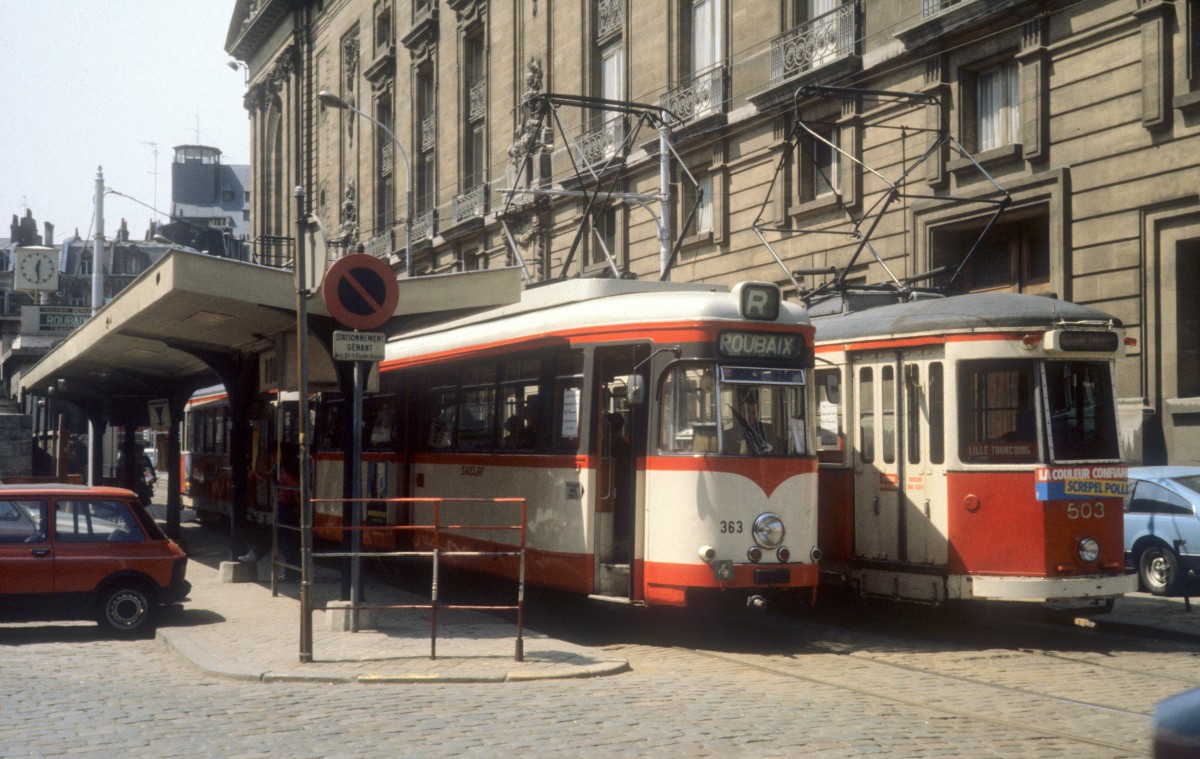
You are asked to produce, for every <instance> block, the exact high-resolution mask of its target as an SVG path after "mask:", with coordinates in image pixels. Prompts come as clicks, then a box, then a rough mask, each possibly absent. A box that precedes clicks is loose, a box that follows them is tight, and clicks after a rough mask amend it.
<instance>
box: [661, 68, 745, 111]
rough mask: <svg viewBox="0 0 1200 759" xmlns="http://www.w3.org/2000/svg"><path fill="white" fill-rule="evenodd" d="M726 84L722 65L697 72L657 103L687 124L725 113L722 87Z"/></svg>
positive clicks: (726, 77) (725, 69)
mask: <svg viewBox="0 0 1200 759" xmlns="http://www.w3.org/2000/svg"><path fill="white" fill-rule="evenodd" d="M728 81H729V75H728V68H727V67H726V65H725V64H724V63H718V64H717V65H715V66H710V67H709V68H707V69H705V70H704V71H701V72H700V73H699V74H697V75H696V76H694V77H692V78H691V79H689V80H688V81H686V82H684V83H683V84H682V85H680V86H678V87H676V88H675V89H673V90H670V91H669V92H667V93H666V94H665V95H663V96H662V97H660V98H659V99H658V104H659V105H661V106H662V107H663V108H665V109H667V110H668V111H670V112H671V113H672V114H674V115H675V117H676V118H678V119H679V120H680V121H681V122H683V123H684V124H688V123H690V122H693V121H697V120H699V119H702V118H704V117H705V116H711V115H712V114H714V113H724V112H725V110H726V97H725V91H726V90H725V86H726V83H727V82H728Z"/></svg>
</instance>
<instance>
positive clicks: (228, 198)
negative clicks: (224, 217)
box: [221, 190, 235, 203]
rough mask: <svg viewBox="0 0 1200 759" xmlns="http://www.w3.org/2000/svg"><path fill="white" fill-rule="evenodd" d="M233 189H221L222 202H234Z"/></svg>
mask: <svg viewBox="0 0 1200 759" xmlns="http://www.w3.org/2000/svg"><path fill="white" fill-rule="evenodd" d="M234 197H235V196H234V193H233V190H221V202H222V203H232V202H233V199H234Z"/></svg>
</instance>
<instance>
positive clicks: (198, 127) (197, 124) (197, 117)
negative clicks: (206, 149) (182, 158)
mask: <svg viewBox="0 0 1200 759" xmlns="http://www.w3.org/2000/svg"><path fill="white" fill-rule="evenodd" d="M196 144H197V145H199V144H200V114H198V113H197V114H196Z"/></svg>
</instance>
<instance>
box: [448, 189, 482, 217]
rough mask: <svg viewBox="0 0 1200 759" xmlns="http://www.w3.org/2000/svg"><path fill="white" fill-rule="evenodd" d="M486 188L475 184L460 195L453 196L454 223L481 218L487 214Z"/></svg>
mask: <svg viewBox="0 0 1200 759" xmlns="http://www.w3.org/2000/svg"><path fill="white" fill-rule="evenodd" d="M487 201H488V186H487V184H486V183H485V184H477V185H475V186H474V187H472V188H471V189H469V190H467V191H466V192H464V193H462V194H461V195H455V196H454V223H455V224H457V223H459V222H460V221H466V220H467V219H474V218H477V217H480V216H483V215H484V214H485V213H487Z"/></svg>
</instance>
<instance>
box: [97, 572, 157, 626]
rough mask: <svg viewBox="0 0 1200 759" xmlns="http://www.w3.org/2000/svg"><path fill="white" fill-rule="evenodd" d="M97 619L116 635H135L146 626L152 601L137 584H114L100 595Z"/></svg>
mask: <svg viewBox="0 0 1200 759" xmlns="http://www.w3.org/2000/svg"><path fill="white" fill-rule="evenodd" d="M98 611H99V615H98V618H97V621H98V622H99V623H100V626H101V627H103V628H105V629H106V630H108V631H110V632H113V633H116V634H118V635H136V634H138V633H140V632H143V631H144V630H145V629H146V628H148V627H149V626H150V625H149V620H150V615H151V614H152V613H153V612H154V601H153V599H152V598H151V597H150V595H149V594H148V593H147V592H146V591H145V589H144V588H143V587H142V586H141V585H138V584H125V585H116V586H113V587H112V588H110V589H109V590H107V591H105V593H104V595H102V596H101V597H100V607H99V609H98Z"/></svg>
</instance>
